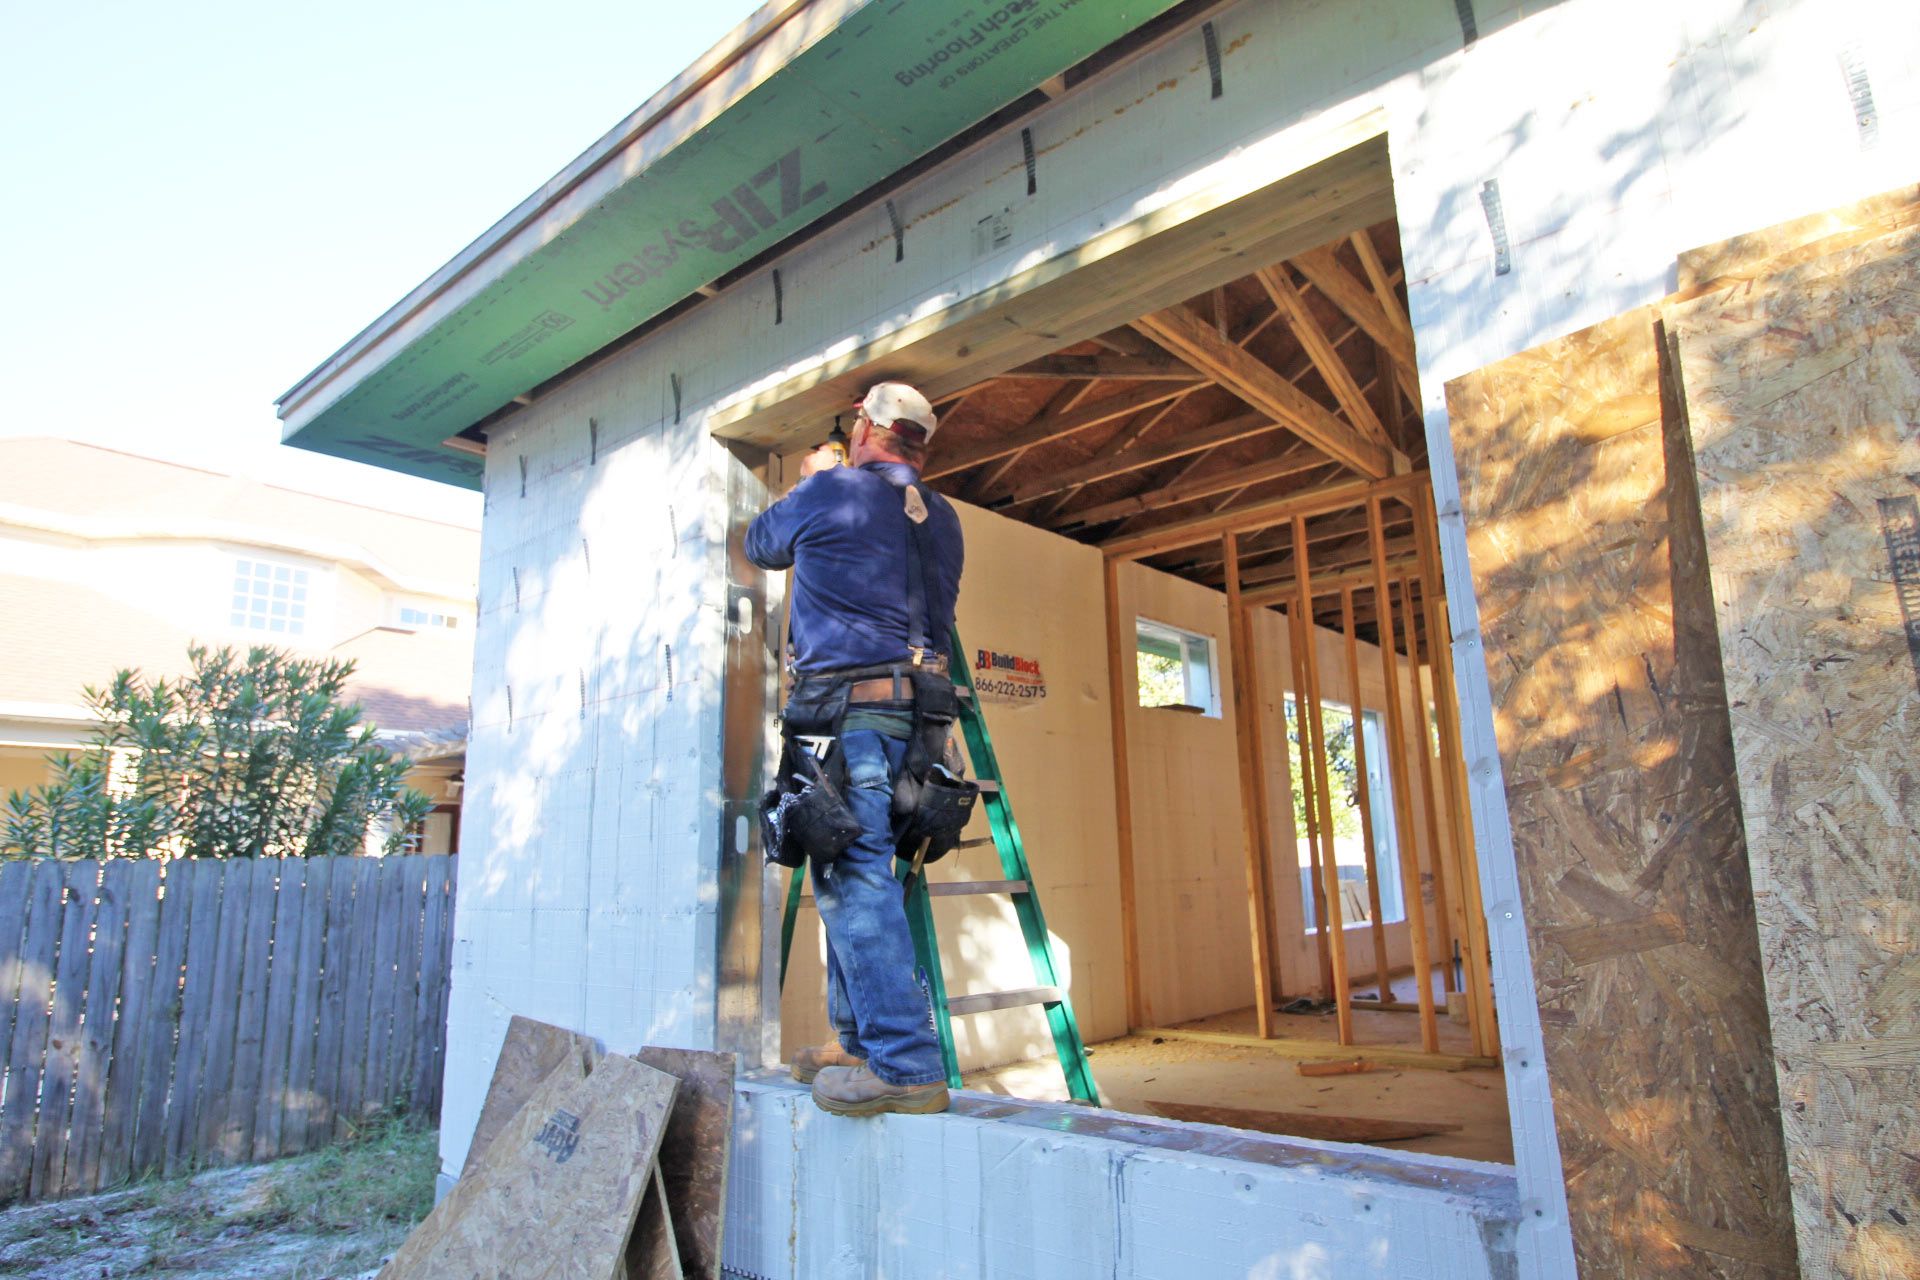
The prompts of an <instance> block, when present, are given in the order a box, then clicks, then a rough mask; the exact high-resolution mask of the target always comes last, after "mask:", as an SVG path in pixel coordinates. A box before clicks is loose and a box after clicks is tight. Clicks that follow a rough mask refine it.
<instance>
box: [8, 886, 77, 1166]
mask: <svg viewBox="0 0 1920 1280" xmlns="http://www.w3.org/2000/svg"><path fill="white" fill-rule="evenodd" d="M66 889H67V868H66V864H64V863H61V862H56V861H54V860H53V859H51V858H47V859H43V860H41V861H39V862H36V863H34V864H33V877H32V880H31V882H30V883H29V885H28V886H27V892H28V894H29V895H30V899H29V901H28V904H27V931H26V941H25V943H24V945H22V947H21V949H20V954H21V957H22V961H21V968H20V994H19V1008H18V1012H17V1013H16V1015H15V1017H14V1023H13V1043H12V1045H11V1046H10V1048H9V1055H8V1061H7V1098H6V1104H5V1106H4V1107H0V1202H4V1201H8V1200H14V1199H17V1198H19V1197H21V1196H24V1195H26V1194H27V1192H28V1189H29V1186H30V1184H31V1182H32V1179H33V1164H34V1160H33V1152H34V1134H35V1131H36V1129H37V1126H38V1108H39V1105H40V1090H41V1084H42V1081H43V1078H44V1077H45V1075H46V1055H47V1032H48V1030H49V1028H50V1026H51V1014H52V1004H53V969H54V962H55V959H56V957H57V956H58V954H59V946H60V925H61V922H62V920H63V919H64V917H65V912H64V911H63V910H62V908H61V902H62V899H63V898H64V897H65V895H66Z"/></svg>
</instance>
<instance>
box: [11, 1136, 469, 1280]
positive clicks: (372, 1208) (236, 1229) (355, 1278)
mask: <svg viewBox="0 0 1920 1280" xmlns="http://www.w3.org/2000/svg"><path fill="white" fill-rule="evenodd" d="M436 1146H437V1136H436V1135H435V1134H434V1133H433V1131H431V1130H417V1129H406V1128H404V1127H402V1126H399V1125H393V1126H388V1127H385V1128H383V1129H380V1130H376V1131H374V1132H373V1133H371V1134H369V1135H368V1136H366V1137H365V1138H363V1139H362V1140H360V1141H358V1142H355V1143H351V1144H347V1145H345V1146H340V1147H332V1148H329V1149H327V1150H325V1151H320V1152H315V1153H313V1154H311V1155H305V1156H296V1157H294V1158H293V1159H290V1160H280V1161H276V1162H274V1163H272V1164H263V1165H248V1166H244V1167H242V1168H237V1169H218V1170H213V1171H210V1172H207V1173H202V1174H198V1175H196V1176H194V1177H192V1178H183V1179H175V1180H172V1181H154V1182H146V1183H140V1184H136V1185H135V1186H132V1187H129V1188H127V1189H126V1190H123V1191H114V1192H109V1193H107V1194H104V1195H97V1196H86V1197H82V1198H78V1199H73V1200H58V1201H54V1202H52V1203H47V1204H36V1205H23V1206H16V1207H14V1208H10V1209H6V1210H0V1276H6V1277H15V1276H20V1277H32V1278H33V1280H107V1278H109V1277H111V1278H113V1280H118V1278H119V1277H136V1276H139V1277H151V1276H166V1277H169V1278H171V1280H234V1278H235V1277H241V1276H246V1277H269V1276H271V1277H285V1278H287V1280H372V1277H373V1276H374V1275H375V1274H376V1273H377V1272H378V1271H379V1269H380V1265H381V1263H382V1262H384V1261H385V1260H386V1258H387V1257H388V1256H389V1255H391V1254H392V1252H393V1251H394V1250H395V1249H397V1248H398V1247H399V1245H400V1242H401V1241H402V1240H404V1239H405V1238H406V1235H407V1232H408V1231H410V1230H412V1228H413V1225H414V1223H416V1222H418V1221H419V1220H420V1219H421V1218H424V1217H425V1216H426V1214H427V1212H428V1210H430V1209H431V1208H432V1207H433V1173H434V1166H435V1154H434V1153H435V1148H436Z"/></svg>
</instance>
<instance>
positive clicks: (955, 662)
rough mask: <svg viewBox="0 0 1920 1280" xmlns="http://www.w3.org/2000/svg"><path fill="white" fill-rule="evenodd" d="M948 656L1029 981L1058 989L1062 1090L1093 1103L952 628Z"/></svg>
mask: <svg viewBox="0 0 1920 1280" xmlns="http://www.w3.org/2000/svg"><path fill="white" fill-rule="evenodd" d="M948 652H949V653H950V654H951V658H950V661H949V670H950V675H951V678H952V679H953V682H954V684H955V685H956V686H957V687H960V688H964V689H965V690H966V691H967V693H968V695H969V696H967V697H965V698H962V699H961V700H960V730H961V734H962V736H963V737H964V738H965V740H966V744H967V759H968V760H969V761H970V762H971V763H972V765H973V769H974V773H975V775H976V776H978V777H985V778H990V779H992V780H995V781H1000V782H1001V785H1000V787H999V788H998V789H997V790H996V791H993V792H989V793H987V794H984V795H982V797H981V799H982V801H983V802H984V803H985V804H986V809H987V823H988V826H989V827H990V828H991V830H992V832H993V837H994V840H993V843H994V847H995V849H996V850H997V851H998V853H999V854H1000V866H1001V870H1002V872H1003V873H1004V874H1005V876H1006V878H1007V879H1009V880H1025V881H1026V882H1027V886H1028V891H1027V892H1026V893H1017V894H1014V895H1013V906H1014V914H1015V915H1016V916H1018V917H1019V920H1020V931H1021V933H1022V934H1024V935H1025V937H1026V940H1027V954H1028V956H1029V958H1030V959H1031V960H1032V962H1033V973H1034V981H1035V982H1036V983H1037V984H1038V985H1039V986H1043V987H1057V988H1059V990H1060V1002H1059V1003H1058V1004H1051V1003H1050V1004H1048V1005H1047V1006H1046V1011H1047V1022H1048V1025H1049V1028H1050V1030H1051V1031H1052V1032H1053V1044H1054V1049H1055V1051H1056V1052H1057V1053H1058V1054H1059V1057H1060V1069H1061V1070H1062V1071H1063V1072H1064V1073H1065V1074H1066V1079H1067V1091H1068V1093H1069V1094H1071V1095H1072V1096H1073V1097H1075V1098H1079V1099H1081V1100H1083V1101H1087V1102H1093V1103H1096V1104H1097V1103H1098V1102H1099V1098H1100V1095H1099V1092H1098V1090H1097V1088H1096V1087H1095V1085H1094V1082H1093V1072H1092V1070H1091V1069H1090V1068H1089V1067H1088V1066H1087V1047H1086V1045H1085V1044H1084V1043H1083V1042H1082V1041H1081V1039H1080V1023H1079V1020H1078V1019H1077V1018H1075V1017H1074V1015H1073V1003H1072V1001H1071V1000H1070V999H1068V997H1067V984H1066V983H1064V982H1062V981H1061V980H1060V974H1059V972H1058V971H1057V970H1056V969H1055V968H1054V964H1053V944H1052V941H1051V936H1050V935H1049V933H1048V931H1047V919H1046V914H1045V913H1044V912H1043V911H1042V910H1041V909H1040V895H1039V892H1038V890H1037V886H1035V884H1034V880H1033V872H1032V869H1031V868H1030V866H1029V865H1028V862H1027V855H1026V846H1025V844H1024V842H1022V840H1021V838H1020V827H1019V824H1018V823H1016V822H1015V821H1014V817H1013V806H1012V805H1011V804H1010V803H1009V802H1008V800H1007V792H1006V784H1005V782H1004V781H1003V780H1002V778H1001V773H1000V762H999V760H998V758H997V757H996V756H995V755H994V752H993V742H992V740H991V738H990V737H989V736H988V733H987V726H986V715H985V713H984V712H983V711H982V710H981V707H980V698H979V695H978V693H977V692H976V691H975V689H974V687H973V674H972V672H971V671H970V670H968V667H967V663H966V648H965V646H964V645H962V644H961V642H960V631H959V628H957V627H956V628H954V630H953V631H952V633H951V636H950V639H949V649H948Z"/></svg>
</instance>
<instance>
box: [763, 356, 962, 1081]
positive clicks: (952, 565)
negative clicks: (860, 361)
mask: <svg viewBox="0 0 1920 1280" xmlns="http://www.w3.org/2000/svg"><path fill="white" fill-rule="evenodd" d="M936 425H937V423H936V420H935V418H934V413H933V406H932V405H931V404H929V403H928V402H927V399H926V397H925V396H923V395H921V394H920V393H919V392H918V391H916V390H914V389H913V388H912V387H910V386H907V385H906V384H904V383H899V382H883V383H880V384H878V385H876V386H875V387H873V388H872V389H871V390H870V391H868V392H867V394H866V397H865V398H864V399H863V400H862V401H861V402H860V405H859V408H858V410H857V412H856V415H855V418H854V426H853V431H852V433H851V435H850V436H849V437H848V459H847V465H845V466H840V465H838V463H839V458H838V455H837V454H836V453H835V452H834V450H833V449H832V447H831V446H829V445H823V446H821V447H820V448H819V449H817V450H815V451H814V452H813V453H811V454H809V455H807V457H806V459H805V460H804V461H803V462H802V463H801V466H800V483H799V484H798V485H797V486H796V487H795V488H794V489H793V491H792V492H790V493H789V494H787V495H786V496H785V497H784V498H782V499H780V501H778V502H776V503H774V504H773V505H772V506H771V507H769V508H768V509H767V510H766V511H765V512H763V513H761V515H760V516H759V518H757V519H756V520H755V521H754V522H753V525H752V527H751V528H749V529H748V530H747V541H746V552H747V557H748V558H749V559H750V560H752V561H753V562H754V563H755V564H757V565H759V566H760V567H761V568H763V569H786V568H792V570H793V588H792V597H791V600H792V603H791V615H790V617H791V622H790V628H791V642H792V663H793V670H794V686H793V690H792V694H791V696H790V697H789V699H788V703H787V707H786V710H785V713H784V715H783V717H782V726H781V727H782V733H783V736H784V737H785V739H786V751H785V753H784V754H783V757H782V774H783V782H786V783H787V784H788V785H789V787H790V789H789V791H788V793H787V795H786V797H785V798H786V799H787V800H789V801H794V802H799V803H796V804H794V805H791V806H789V805H782V804H774V805H773V806H772V807H773V808H774V809H777V810H779V812H780V813H781V814H782V815H783V816H785V815H790V820H789V821H788V822H787V823H786V826H787V828H788V832H789V834H788V836H787V837H786V839H785V840H781V841H780V842H781V843H783V844H794V843H798V844H800V845H801V846H802V847H803V848H804V849H805V852H806V854H807V856H808V858H809V859H810V860H811V861H812V863H813V886H814V889H813V891H814V899H815V902H816V905H817V906H818V907H819V910H820V915H821V918H822V920H823V921H824V922H825V924H826V930H827V1012H828V1016H829V1017H830V1018H831V1020H832V1022H833V1025H834V1030H835V1032H836V1033H837V1034H838V1037H839V1038H838V1040H837V1042H832V1043H828V1044H825V1045H822V1046H819V1047H817V1048H811V1049H803V1050H801V1051H800V1052H799V1053H797V1054H795V1055H794V1060H793V1068H792V1069H793V1075H794V1078H795V1079H797V1080H800V1081H802V1082H808V1081H810V1082H811V1083H812V1085H813V1099H814V1101H815V1102H816V1103H817V1104H818V1105H819V1106H820V1107H822V1108H823V1109H825V1110H827V1111H831V1112H834V1113H836V1114H840V1115H875V1114H878V1113H880V1112H883V1111H899V1112H909V1113H914V1114H924V1113H928V1112H935V1111H944V1110H945V1109H946V1107H947V1085H946V1074H947V1073H946V1069H945V1066H944V1063H943V1061H942V1056H941V1049H940V1044H939V1041H938V1039H937V1038H936V1036H935V1032H934V1026H933V1020H932V1013H931V1010H930V1008H929V1005H928V996H927V993H926V991H925V990H923V988H922V987H921V985H920V983H919V982H918V981H917V980H916V977H915V961H914V948H913V939H912V934H911V932H910V930H909V927H908V922H907V914H906V910H905V907H904V904H903V902H902V895H901V886H900V882H899V881H898V880H897V879H895V877H894V873H893V859H894V853H895V849H896V844H897V839H898V837H897V834H896V833H897V832H899V831H900V830H902V829H903V825H902V822H899V821H896V810H897V809H898V808H900V807H902V806H899V805H896V802H895V792H896V787H899V788H901V789H902V795H903V797H906V796H912V795H917V794H919V792H920V791H921V790H922V789H923V788H922V787H921V783H923V782H924V781H925V779H926V778H927V776H928V774H929V773H930V772H931V771H932V770H933V769H934V768H935V767H937V766H938V764H939V760H938V759H937V757H938V755H939V748H938V747H936V746H934V745H933V740H934V739H935V738H940V739H941V740H942V741H944V737H945V730H944V729H943V728H941V727H940V723H939V722H940V712H941V710H942V709H943V708H945V709H948V710H947V711H946V715H945V724H947V725H951V723H952V713H951V710H950V708H952V707H954V706H955V705H957V704H956V702H955V699H954V694H953V688H952V684H951V681H950V679H949V677H948V674H947V664H948V661H949V654H948V653H947V652H946V650H947V648H948V643H947V637H948V636H949V635H950V634H951V632H952V629H953V611H954V602H955V601H956V600H957V599H958V597H959V593H960V570H961V564H962V559H963V552H962V546H961V534H960V519H959V516H958V515H957V514H956V513H955V512H954V510H953V507H952V505H951V504H949V503H948V502H947V500H946V499H945V498H943V497H941V496H940V495H939V494H937V493H935V492H933V491H932V490H931V489H928V488H926V487H925V486H924V485H922V484H920V482H919V481H920V473H919V468H920V467H921V465H922V464H923V463H924V462H925V460H926V450H927V442H928V441H929V440H931V439H932V437H933V433H934V430H935V427H936ZM797 752H799V753H804V756H800V755H797V754H796V753H797ZM929 756H933V757H936V758H935V759H929ZM794 763H798V764H800V765H801V766H803V767H802V768H801V769H794V770H790V768H789V765H790V764H794ZM802 773H805V774H806V776H808V777H810V778H811V779H813V780H815V781H817V783H818V787H817V789H816V788H813V787H807V788H805V789H804V790H795V789H792V783H793V780H794V779H796V778H797V777H799V776H800V775H801V774H802ZM927 790H931V789H927ZM772 799H774V797H770V800H772ZM816 802H817V804H818V806H821V807H819V808H817V809H815V808H814V806H815V804H816ZM902 818H903V819H904V823H905V829H908V830H911V829H912V821H913V818H914V815H913V814H912V813H911V812H909V813H908V814H906V815H902ZM849 819H851V820H850V821H849ZM773 839H775V840H780V837H779V836H778V835H776V836H775V837H773ZM836 846H838V847H836ZM769 852H770V856H777V854H776V852H775V851H774V850H771V849H770V851H769ZM781 860H783V861H785V860H786V859H784V858H783V859H781ZM789 865H791V863H790V864H789ZM795 874H796V875H798V874H800V873H799V871H797V870H796V871H795Z"/></svg>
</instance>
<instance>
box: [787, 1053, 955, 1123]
mask: <svg viewBox="0 0 1920 1280" xmlns="http://www.w3.org/2000/svg"><path fill="white" fill-rule="evenodd" d="M813 1102H814V1105H815V1106H817V1107H819V1108H820V1109H821V1110H822V1111H831V1112H833V1114H834V1115H837V1116H877V1115H879V1114H880V1113H881V1112H882V1111H898V1112H900V1113H901V1114H902V1115H909V1116H924V1115H931V1114H933V1113H934V1112H936V1111H945V1110H946V1109H947V1086H946V1085H945V1083H943V1082H941V1081H939V1080H936V1081H934V1082H933V1083H932V1084H888V1083H887V1082H886V1081H885V1080H882V1079H881V1078H880V1077H879V1076H876V1075H875V1074H873V1072H871V1071H869V1070H868V1069H867V1065H866V1063H864V1062H863V1063H861V1064H860V1065H859V1066H857V1067H823V1068H821V1070H820V1074H819V1075H817V1076H815V1077H814V1080H813Z"/></svg>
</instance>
